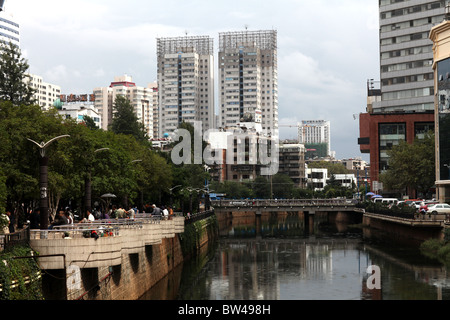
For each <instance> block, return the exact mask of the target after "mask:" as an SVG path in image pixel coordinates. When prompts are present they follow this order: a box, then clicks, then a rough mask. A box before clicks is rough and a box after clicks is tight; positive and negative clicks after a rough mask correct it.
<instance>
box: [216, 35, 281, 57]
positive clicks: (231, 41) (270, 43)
mask: <svg viewBox="0 0 450 320" xmlns="http://www.w3.org/2000/svg"><path fill="white" fill-rule="evenodd" d="M244 43H254V44H255V45H256V47H258V48H260V49H261V50H276V49H277V31H276V30H260V31H248V30H246V31H237V32H221V33H219V50H220V52H223V51H225V49H235V48H237V47H239V46H240V45H242V44H244Z"/></svg>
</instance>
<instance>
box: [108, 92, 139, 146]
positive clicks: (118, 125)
mask: <svg viewBox="0 0 450 320" xmlns="http://www.w3.org/2000/svg"><path fill="white" fill-rule="evenodd" d="M113 108H114V112H113V120H112V124H111V128H110V129H111V130H112V131H113V132H114V133H116V134H125V135H132V136H133V137H134V138H136V139H137V140H139V141H146V140H147V138H148V137H147V133H146V131H145V129H144V125H143V124H142V123H141V122H140V121H139V119H138V117H137V115H136V113H135V112H134V108H133V106H132V105H131V102H130V100H129V99H128V98H126V97H124V96H121V95H118V96H116V100H115V102H114V106H113Z"/></svg>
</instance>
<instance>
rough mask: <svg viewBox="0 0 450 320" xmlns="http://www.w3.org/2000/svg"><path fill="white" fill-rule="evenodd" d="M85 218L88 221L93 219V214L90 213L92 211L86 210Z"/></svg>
mask: <svg viewBox="0 0 450 320" xmlns="http://www.w3.org/2000/svg"><path fill="white" fill-rule="evenodd" d="M87 219H88V221H90V222H93V221H95V217H94V215H93V214H92V212H91V211H90V210H88V211H87Z"/></svg>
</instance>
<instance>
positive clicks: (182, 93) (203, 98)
mask: <svg viewBox="0 0 450 320" xmlns="http://www.w3.org/2000/svg"><path fill="white" fill-rule="evenodd" d="M157 58H158V91H159V137H162V136H163V135H164V134H165V133H170V132H173V131H174V130H175V129H177V128H178V127H179V125H180V124H181V123H182V122H187V123H191V124H193V123H194V122H195V121H197V122H201V123H202V128H203V131H206V130H208V129H212V128H214V127H215V125H214V121H215V113H214V41H213V39H212V38H210V37H208V36H198V37H188V36H185V37H177V38H158V39H157Z"/></svg>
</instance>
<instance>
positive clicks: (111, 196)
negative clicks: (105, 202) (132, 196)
mask: <svg viewBox="0 0 450 320" xmlns="http://www.w3.org/2000/svg"><path fill="white" fill-rule="evenodd" d="M101 197H102V198H116V195H115V194H112V193H105V194H103V195H101Z"/></svg>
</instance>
